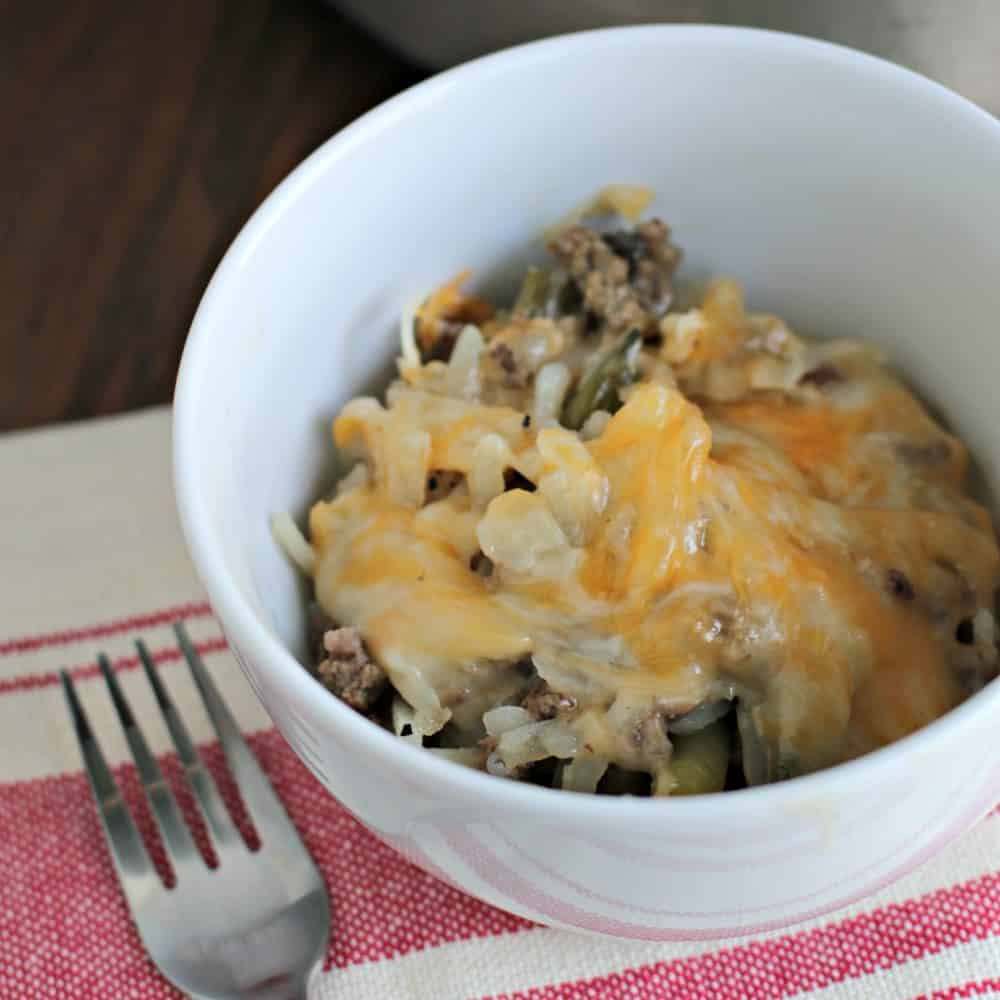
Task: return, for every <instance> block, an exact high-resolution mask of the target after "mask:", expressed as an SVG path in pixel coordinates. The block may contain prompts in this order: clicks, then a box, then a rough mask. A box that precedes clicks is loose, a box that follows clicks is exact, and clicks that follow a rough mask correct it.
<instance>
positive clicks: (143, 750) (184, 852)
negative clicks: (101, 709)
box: [97, 653, 204, 881]
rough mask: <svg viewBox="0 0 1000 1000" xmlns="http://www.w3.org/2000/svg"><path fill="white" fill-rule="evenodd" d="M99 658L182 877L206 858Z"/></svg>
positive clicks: (103, 658)
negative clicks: (203, 856)
mask: <svg viewBox="0 0 1000 1000" xmlns="http://www.w3.org/2000/svg"><path fill="white" fill-rule="evenodd" d="M97 662H98V665H99V666H100V668H101V673H102V674H103V675H104V680H105V682H106V683H107V685H108V690H109V691H110V692H111V700H112V702H114V706H115V711H116V712H117V713H118V719H119V721H120V722H121V724H122V728H123V729H124V730H125V738H126V739H127V740H128V745H129V749H131V751H132V758H133V760H134V761H135V767H136V771H137V772H138V773H139V780H140V781H141V782H142V787H143V790H144V791H145V793H146V799H147V800H148V802H149V805H150V808H151V809H152V810H153V815H154V816H155V817H156V824H157V826H158V827H159V828H160V833H161V835H162V836H163V846H164V847H165V848H166V850H167V856H168V857H169V858H170V863H171V864H172V865H173V867H174V872H175V874H176V875H177V878H178V881H179V880H180V875H181V869H183V868H184V866H185V865H188V864H191V863H192V862H193V861H194V860H195V859H198V860H199V861H202V863H204V860H203V859H202V857H201V854H200V853H199V852H198V848H197V847H196V846H195V843H194V838H193V837H192V836H191V831H190V830H188V828H187V824H186V823H185V822H184V819H183V817H182V816H181V811H180V809H179V808H178V806H177V800H176V799H175V798H174V793H173V792H172V791H171V790H170V786H169V785H168V784H167V782H166V779H165V778H164V777H163V772H162V771H161V770H160V765H159V764H157V763H156V758H155V757H154V756H153V755H152V753H150V751H149V747H148V746H147V745H146V740H145V738H144V737H143V735H142V730H141V729H139V726H138V724H137V723H136V721H135V718H134V716H133V715H132V709H131V708H130V707H129V703H128V701H126V699H125V695H124V694H123V693H122V689H121V688H120V687H119V686H118V678H116V677H115V675H114V672H113V671H112V669H111V662H110V661H109V660H108V658H107V657H106V656H105V655H104V654H103V653H101V654H100V655H99V656H98V657H97Z"/></svg>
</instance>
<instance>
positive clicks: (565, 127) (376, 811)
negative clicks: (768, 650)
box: [174, 27, 1000, 939]
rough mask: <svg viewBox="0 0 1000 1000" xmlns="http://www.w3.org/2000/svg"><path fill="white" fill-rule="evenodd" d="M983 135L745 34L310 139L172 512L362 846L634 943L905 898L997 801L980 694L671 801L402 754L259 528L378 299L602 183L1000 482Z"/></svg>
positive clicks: (202, 388)
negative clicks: (353, 818)
mask: <svg viewBox="0 0 1000 1000" xmlns="http://www.w3.org/2000/svg"><path fill="white" fill-rule="evenodd" d="M998 177H1000V124H998V123H997V121H995V120H994V119H993V118H991V117H989V116H988V115H986V114H985V113H983V112H982V111H979V110H977V109H976V108H975V107H974V106H973V105H971V104H969V103H967V102H965V101H964V100H962V99H961V98H958V97H956V96H955V95H953V94H951V93H949V92H948V91H946V90H944V89H942V88H941V87H939V86H937V85H935V84H933V83H930V82H929V81H927V80H924V79H922V78H921V77H918V76H915V75H913V74H911V73H909V72H907V71H905V70H901V69H899V68H897V67H895V66H892V65H890V64H888V63H884V62H880V61H878V60H875V59H872V58H870V57H867V56H862V55H860V54H858V53H855V52H852V51H849V50H846V49H841V48H836V47H833V46H829V45H825V44H822V43H817V42H812V41H807V40H805V39H801V38H797V37H793V36H784V35H778V34H769V33H765V32H755V31H748V30H740V29H718V28H692V27H652V28H638V29H618V30H609V31H601V32H595V33H591V34H582V35H576V36H569V37H565V38H559V39H554V40H551V41H546V42H541V43H537V44H533V45H528V46H525V47H522V48H518V49H513V50H510V51H507V52H503V53H501V54H499V55H496V56H491V57H488V58H485V59H482V60H480V61H478V62H475V63H471V64H469V65H467V66H464V67H461V68H459V69H457V70H454V71H452V72H449V73H446V74H444V75H442V76H439V77H436V78H434V79H432V80H430V81H428V82H426V83H424V84H422V85H420V86H418V87H415V88H414V89H413V90H410V91H408V92H407V93H405V94H402V95H401V96H399V97H397V98H395V99H394V100H392V101H390V102H389V103H387V104H385V105H383V106H382V107H380V108H378V109H376V110H375V111H373V112H371V113H370V114H368V115H366V116H365V117H364V118H362V119H361V120H360V121H358V122H357V123H355V124H354V125H352V126H351V127H350V128H348V129H346V130H345V131H344V132H342V133H341V134H340V135H338V136H336V137H335V138H333V139H332V140H331V141H330V142H328V143H327V144H326V145H324V146H323V147H322V148H321V149H320V150H319V151H318V152H317V153H315V154H314V155H313V156H312V157H310V158H309V159H308V160H307V161H306V162H305V163H304V164H303V165H302V166H301V167H299V169H298V170H296V171H295V172H294V173H293V174H292V175H291V176H290V177H289V178H288V179H287V180H286V181H285V182H284V183H283V184H282V185H281V186H280V187H279V188H278V189H277V190H276V191H275V192H274V194H272V195H271V197H270V198H269V199H268V200H267V201H266V202H265V203H264V205H263V206H262V207H261V208H260V210H259V211H258V212H257V213H256V214H255V215H254V217H253V219H252V220H251V221H250V222H249V224H248V225H247V226H246V228H245V229H244V230H243V232H242V233H241V235H240V236H239V238H238V239H237V240H236V242H235V243H234V245H233V246H232V248H231V249H230V251H229V253H228V254H227V255H226V257H225V259H224V260H223V262H222V264H221V265H220V267H219V269H218V271H217V273H216V275H215V277H214V278H213V279H212V282H211V284H210V286H209V288H208V291H207V292H206V293H205V297H204V299H203V301H202V303H201V307H200V308H199V310H198V314H197V316H196V318H195V321H194V325H193V327H192V330H191V335H190V337H189V339H188V343H187V347H186V349H185V352H184V359H183V364H182V368H181V374H180V378H179V381H178V387H177V397H176V413H175V427H174V431H175V445H174V447H175V464H176V486H177V498H178V504H179V507H180V512H181V517H182V520H183V524H184V530H185V532H186V535H187V540H188V544H189V546H190V549H191V554H192V557H193V559H194V562H195V565H196V566H197V569H198V572H199V574H200V576H201V579H202V580H203V582H204V584H205V587H206V588H207V590H208V593H209V596H210V598H211V601H212V604H213V606H214V608H215V610H216V612H217V613H218V616H219V618H220V619H221V621H222V624H223V626H224V628H225V630H226V634H227V636H228V638H229V640H230V642H231V644H232V646H233V649H234V651H235V652H236V655H237V656H238V657H239V659H240V662H241V663H242V664H243V668H244V670H245V671H246V673H247V676H248V677H249V678H250V680H251V681H252V683H253V685H254V688H255V689H256V691H257V693H258V694H259V695H260V698H261V700H262V701H263V703H264V704H265V706H266V707H267V709H268V711H269V712H270V713H271V715H272V716H273V717H274V720H275V722H276V723H277V725H278V727H279V728H280V729H281V732H282V733H283V734H284V736H285V737H286V739H287V740H288V742H289V743H290V744H291V745H292V747H293V748H294V749H295V750H296V752H297V753H298V754H299V755H300V756H301V757H302V759H303V760H304V761H305V762H306V763H307V764H308V766H309V767H310V768H311V769H312V771H313V772H314V773H315V774H316V776H317V777H318V778H319V780H320V781H322V782H323V784H324V785H325V786H326V787H327V788H328V789H329V790H330V791H331V793H332V794H333V795H335V796H336V797H337V798H338V799H339V800H340V801H341V802H343V803H344V805H345V806H347V808H348V809H350V810H351V811H352V812H353V813H354V814H355V815H357V816H358V817H359V818H360V819H361V820H362V821H363V822H364V823H365V824H366V825H367V826H369V827H370V828H371V829H372V830H374V831H375V832H376V833H377V834H378V835H379V836H380V837H382V838H383V839H384V840H386V841H388V842H389V843H390V844H393V845H394V846H396V847H397V848H398V849H399V850H401V851H403V852H404V853H406V854H407V856H409V857H410V858H412V859H413V860H414V861H416V862H417V864H420V865H422V866H423V867H425V868H427V869H428V870H430V871H433V872H435V873H437V874H439V875H441V876H443V877H444V878H446V879H448V880H450V881H451V882H453V883H454V884H456V885H458V886H460V887H461V888H462V889H464V890H466V891H467V892H470V893H472V894H473V895H476V896H479V897H480V898H482V899H485V900H487V901H489V902H490V903H493V904H495V905H497V906H500V907H503V908H504V909H507V910H511V911H513V912H515V913H519V914H521V915H523V916H525V917H529V918H531V919H533V920H537V921H540V922H542V923H547V924H554V925H558V926H562V927H570V928H581V929H585V930H590V931H598V932H604V933H608V934H616V935H621V936H625V937H637V938H658V939H692V938H713V937H724V936H728V935H735V934H743V933H749V932H755V931H759V930H761V929H763V928H770V927H778V926H783V925H786V924H789V923H792V922H794V921H797V920H801V919H803V918H806V917H808V916H811V915H815V914H818V913H822V912H824V911H826V910H829V909H832V908H834V907H837V906H840V905H842V904H844V903H847V902H848V901H850V900H852V899H855V898H857V897H860V896H862V895H864V894H866V893H869V892H871V891H872V890H874V889H876V888H878V887H880V886H882V885H884V884H885V883H887V882H889V881H890V880H892V879H894V878H896V877H897V876H899V875H901V874H902V873H904V872H906V871H907V870H909V869H911V868H912V867H913V866H914V865H916V864H918V863H919V862H921V861H922V860H923V859H925V858H926V857H928V856H929V855H930V854H932V853H933V852H935V851H937V850H938V849H939V848H940V847H941V846H942V845H943V844H945V843H946V842H947V841H948V840H950V839H951V838H953V837H955V836H956V835H957V834H958V833H960V832H961V831H962V830H964V829H965V828H966V827H968V826H969V825H970V824H971V823H972V822H973V821H975V820H976V819H977V818H978V817H979V816H980V815H981V814H982V813H983V812H985V811H986V810H987V809H988V808H989V807H990V806H992V805H993V803H994V802H995V801H996V800H997V798H998V797H1000V741H998V740H997V739H996V738H995V732H996V725H997V721H998V718H1000V685H998V684H992V685H990V686H989V687H988V688H987V689H986V690H985V691H983V692H982V693H980V694H978V695H976V696H975V697H974V698H972V699H971V700H970V701H968V702H967V703H965V704H964V705H962V706H961V707H960V708H958V709H957V710H956V711H954V712H952V713H950V714H949V715H948V716H946V717H945V718H943V719H940V720H939V721H937V722H936V723H934V724H933V725H931V726H929V727H927V728H926V729H924V730H923V731H921V732H919V733H916V734H915V735H913V736H911V737H909V738H907V739H905V740H903V741H901V742H899V743H897V744H895V745H894V746H891V747H888V748H886V749H884V750H881V751H879V752H877V753H874V754H872V755H870V756H868V757H866V758H863V759H861V760H858V761H855V762H853V763H850V764H846V765H843V766H840V767H836V768H833V769H831V770H828V771H825V772H823V773H819V774H815V775H812V776H809V777H805V778H799V779H796V780H794V781H791V782H787V783H784V784H780V785H775V786H772V787H765V788H756V789H750V790H746V791H739V792H730V793H725V794H722V795H712V796H706V797H704V798H696V799H681V800H669V799H667V800H650V799H623V798H607V797H597V796H589V795H578V794H572V793H567V792H561V791H552V790H549V789H542V788H537V787H532V786H523V785H519V784H516V783H511V782H506V781H503V780H501V779H497V778H492V777H488V776H486V775H484V774H479V773H477V772H475V771H472V770H467V769H464V768H462V767H460V766H458V765H454V764H450V763H447V762H444V761H441V760H439V759H437V758H436V757H435V756H434V755H432V754H429V753H425V752H421V751H420V750H418V749H415V748H413V747H410V746H408V745H407V744H405V743H404V742H402V741H400V740H398V739H396V738H395V737H393V736H392V735H391V734H389V733H387V732H384V731H383V730H381V729H379V728H378V727H376V726H375V725H373V724H372V723H370V722H368V721H367V720H366V719H364V718H362V717H361V716H359V715H357V714H355V713H354V712H352V711H351V710H350V709H349V708H347V707H346V706H345V705H343V704H341V703H340V702H339V701H338V700H337V699H336V698H334V697H333V696H332V695H331V694H328V693H327V692H326V691H324V690H323V689H322V688H321V687H320V686H319V685H318V684H317V683H316V681H314V680H313V678H312V677H311V676H310V675H309V674H308V672H307V671H306V670H305V669H304V668H303V667H302V665H301V663H300V662H299V660H298V659H297V658H296V655H298V656H303V654H304V648H303V646H304V644H303V633H304V627H303V610H302V606H303V592H302V588H301V586H300V582H299V581H298V580H296V578H295V574H294V573H293V572H292V570H291V569H290V568H289V566H288V563H287V562H286V560H285V559H284V557H283V556H282V555H281V553H279V552H278V550H277V548H276V546H275V544H274V542H273V541H272V539H271V536H270V533H269V530H268V516H269V515H270V514H271V513H272V512H275V511H281V510H285V509H290V510H293V511H295V512H299V513H301V512H304V511H305V509H306V508H307V506H308V504H309V502H310V501H311V500H312V499H313V498H314V496H315V495H316V493H317V491H318V489H319V488H320V485H321V484H323V483H324V482H325V481H326V480H327V479H328V476H329V472H330V467H329V461H330V448H331V445H330V443H329V433H328V425H329V421H330V419H331V418H332V417H333V415H334V414H335V413H336V411H337V410H338V408H339V407H340V406H341V405H342V404H343V403H344V402H345V401H346V400H347V399H348V398H350V397H351V396H352V395H354V394H356V393H357V392H358V391H359V390H360V389H362V388H363V387H364V388H370V387H371V386H372V385H373V384H375V380H376V379H378V378H379V377H380V376H381V374H382V373H384V371H385V366H386V364H387V362H389V360H390V359H391V358H392V357H393V355H394V353H395V350H396V339H395V330H396V324H397V317H398V313H399V310H400V308H401V306H402V305H403V303H404V302H405V301H407V300H408V299H409V298H410V297H411V296H412V295H414V294H415V293H417V292H419V291H423V290H426V289H427V288H428V287H430V286H432V285H433V284H435V283H436V282H439V281H440V280H442V279H443V278H445V277H447V276H450V275H451V274H453V273H454V272H455V271H456V270H458V269H459V267H460V266H463V265H470V266H472V267H474V268H475V269H476V272H477V274H482V275H486V276H488V277H490V278H496V279H497V280H498V281H501V280H502V277H503V275H504V274H505V273H509V272H510V271H511V269H512V268H514V267H516V266H518V265H519V264H520V263H522V262H523V259H524V257H525V254H526V252H527V249H528V247H529V244H530V242H531V240H532V239H533V237H535V236H536V235H537V234H538V233H539V232H540V231H541V230H542V228H543V227H544V226H545V225H546V224H547V223H549V222H550V221H551V220H553V219H555V218H557V217H558V216H560V215H562V214H563V213H564V212H566V211H567V210H568V209H570V208H571V207H572V206H573V205H575V204H576V203H578V202H579V201H581V200H582V199H583V198H585V197H586V196H587V195H589V194H591V193H593V192H594V191H596V190H597V189H598V188H600V187H601V186H603V185H604V184H606V183H608V182H611V181H622V182H633V183H644V184H648V185H650V186H652V187H653V188H655V190H656V191H658V192H659V198H658V200H657V203H656V205H655V210H656V211H657V212H658V213H659V214H661V215H662V216H663V217H664V218H666V219H667V220H668V221H669V222H670V223H672V224H673V226H674V230H675V237H676V239H677V241H678V242H679V244H680V245H681V246H683V247H684V248H685V251H686V258H685V264H684V268H685V272H686V273H687V274H689V275H701V274H706V273H708V272H717V273H725V274H730V275H734V276H735V277H737V278H739V279H740V280H742V281H743V282H744V283H745V285H746V287H747V289H748V298H749V301H750V303H751V305H752V306H753V307H755V308H761V309H768V310H772V311H776V312H780V313H781V314H782V315H783V316H785V317H786V318H787V319H788V320H789V321H790V322H791V323H792V324H793V325H794V326H798V327H800V328H802V329H804V330H809V331H813V332H820V333H824V334H856V335H864V336H866V337H872V338H874V339H875V340H876V341H878V342H879V343H880V344H882V345H884V346H885V347H886V348H888V350H889V351H890V353H891V355H892V356H893V358H894V360H895V362H896V363H897V364H898V365H899V366H900V367H901V368H902V369H903V371H904V372H905V373H906V374H907V375H908V376H909V377H910V378H911V379H912V381H913V382H914V384H915V385H916V386H917V387H918V389H919V390H920V391H921V392H922V393H923V394H924V396H925V398H926V399H928V400H929V401H930V403H931V404H932V405H934V406H937V407H939V408H940V409H941V410H942V411H944V412H946V413H947V414H948V417H949V419H950V420H951V422H952V424H953V426H954V428H955V429H956V430H957V431H958V433H960V434H961V435H962V436H963V437H964V438H965V440H966V441H967V443H968V444H969V445H970V447H971V449H972V452H973V454H974V455H975V456H976V457H977V458H978V459H979V461H980V463H981V467H982V471H983V473H984V476H985V481H986V484H987V486H989V487H991V488H992V492H993V494H994V495H1000V492H998V491H997V487H998V486H1000V436H998V435H997V433H996V428H997V427H998V426H1000V393H998V392H997V389H996V371H997V367H998V360H1000V338H998V335H997V334H998V326H1000V281H998V279H997V274H998V250H997V248H998V245H1000V244H998V241H1000V184H998V183H997V178H998Z"/></svg>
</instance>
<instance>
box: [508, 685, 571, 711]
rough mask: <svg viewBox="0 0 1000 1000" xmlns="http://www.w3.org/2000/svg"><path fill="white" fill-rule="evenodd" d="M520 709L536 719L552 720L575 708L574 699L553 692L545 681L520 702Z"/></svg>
mask: <svg viewBox="0 0 1000 1000" xmlns="http://www.w3.org/2000/svg"><path fill="white" fill-rule="evenodd" d="M521 707H522V708H523V709H524V710H525V711H527V712H530V713H531V714H532V715H533V716H534V717H535V718H536V719H539V720H541V719H554V718H555V717H556V716H557V715H564V714H565V713H567V712H572V711H573V709H575V708H576V699H575V698H572V697H570V695H566V694H560V693H559V692H558V691H553V690H552V689H551V688H550V687H549V686H548V684H546V683H545V681H541V682H540V683H538V684H536V685H535V686H534V687H533V688H532V689H531V691H529V692H528V694H527V695H526V696H525V698H524V700H523V701H522V702H521Z"/></svg>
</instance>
